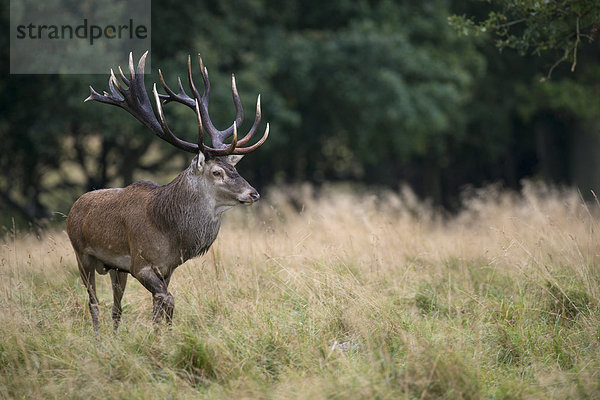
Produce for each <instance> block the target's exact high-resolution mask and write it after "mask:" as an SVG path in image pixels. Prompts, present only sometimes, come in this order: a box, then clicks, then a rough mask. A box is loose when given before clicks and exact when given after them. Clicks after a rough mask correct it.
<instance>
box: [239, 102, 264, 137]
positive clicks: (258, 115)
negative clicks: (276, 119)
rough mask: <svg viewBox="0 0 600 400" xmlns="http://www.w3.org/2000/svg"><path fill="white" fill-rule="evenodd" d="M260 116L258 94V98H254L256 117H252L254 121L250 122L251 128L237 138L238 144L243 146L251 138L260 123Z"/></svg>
mask: <svg viewBox="0 0 600 400" xmlns="http://www.w3.org/2000/svg"><path fill="white" fill-rule="evenodd" d="M260 118H261V111H260V94H259V95H258V98H257V99H256V117H255V118H254V123H253V124H252V128H250V130H249V131H248V133H247V134H246V136H244V137H243V138H242V139H240V140H238V146H243V145H245V144H246V143H248V142H249V141H250V139H252V137H253V136H254V134H255V133H256V129H258V125H259V124H260Z"/></svg>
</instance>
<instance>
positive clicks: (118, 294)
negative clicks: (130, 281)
mask: <svg viewBox="0 0 600 400" xmlns="http://www.w3.org/2000/svg"><path fill="white" fill-rule="evenodd" d="M109 274H110V280H111V282H112V290H113V306H112V319H113V327H114V329H115V332H116V331H117V329H118V328H119V322H121V313H122V312H123V310H122V309H121V299H122V298H123V293H124V292H125V286H126V285H127V272H119V271H116V270H114V269H111V270H109Z"/></svg>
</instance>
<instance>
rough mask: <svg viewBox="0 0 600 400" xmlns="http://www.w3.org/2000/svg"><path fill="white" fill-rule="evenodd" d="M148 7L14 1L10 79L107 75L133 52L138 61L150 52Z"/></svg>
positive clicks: (102, 0)
mask: <svg viewBox="0 0 600 400" xmlns="http://www.w3.org/2000/svg"><path fill="white" fill-rule="evenodd" d="M150 5H151V2H150V0H120V1H119V0H86V1H78V0H44V1H40V0H35V1H33V0H10V73H11V74H106V73H107V72H108V71H109V70H110V68H114V67H115V66H117V65H119V64H123V62H124V61H126V60H127V56H128V54H129V52H130V51H132V52H133V54H134V55H136V56H139V55H141V54H143V53H144V52H145V51H146V50H150V33H151V29H150ZM125 65H126V64H125ZM146 69H147V70H149V69H150V58H148V60H147V63H146Z"/></svg>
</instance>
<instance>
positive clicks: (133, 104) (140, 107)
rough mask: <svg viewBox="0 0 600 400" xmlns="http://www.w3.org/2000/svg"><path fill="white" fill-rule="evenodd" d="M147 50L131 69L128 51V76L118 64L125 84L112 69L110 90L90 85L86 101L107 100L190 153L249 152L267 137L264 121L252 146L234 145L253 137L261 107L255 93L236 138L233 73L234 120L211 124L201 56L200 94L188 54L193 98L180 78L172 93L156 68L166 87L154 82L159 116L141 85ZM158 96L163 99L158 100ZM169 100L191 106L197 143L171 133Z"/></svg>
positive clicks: (239, 106) (238, 113)
mask: <svg viewBox="0 0 600 400" xmlns="http://www.w3.org/2000/svg"><path fill="white" fill-rule="evenodd" d="M147 55H148V52H147V51H146V52H145V53H144V54H143V55H142V57H141V58H140V60H139V62H138V66H137V70H136V69H134V66H133V55H132V53H129V78H127V77H126V76H125V74H124V73H123V71H122V70H121V67H119V74H120V77H121V80H122V81H123V83H124V84H125V86H126V87H123V86H121V84H120V83H119V81H118V80H117V78H116V77H115V74H114V72H113V70H112V69H111V71H110V78H109V80H108V86H109V88H110V92H111V93H107V92H104V94H103V95H101V94H99V93H98V92H96V91H95V90H94V88H92V87H91V86H90V92H91V93H90V96H89V97H88V98H87V99H85V101H89V100H96V101H99V102H101V103H106V104H110V105H114V106H118V107H121V108H123V109H124V110H126V111H127V112H129V113H130V114H131V115H133V116H134V117H135V118H137V119H138V120H139V121H140V122H142V123H143V124H144V125H146V126H147V127H148V128H150V129H151V130H152V131H153V132H154V133H155V134H156V135H157V136H158V137H160V138H161V139H163V140H165V141H167V142H169V143H171V144H172V145H173V146H175V147H177V148H179V149H181V150H184V151H188V152H191V153H197V152H199V151H201V152H203V153H205V154H212V155H221V156H222V155H228V154H248V153H250V152H252V151H254V150H256V149H257V148H258V147H260V146H261V145H262V144H263V143H264V142H265V140H266V139H267V137H268V136H269V124H268V123H267V127H266V129H265V133H264V134H263V136H262V138H261V139H260V140H259V141H258V142H256V143H255V144H254V145H252V146H248V147H237V146H243V145H244V144H246V143H248V142H249V141H250V139H252V137H253V136H254V133H255V132H256V130H257V128H258V125H259V124H260V119H261V110H260V95H259V96H258V100H257V103H256V117H255V119H254V124H253V125H252V128H250V131H249V132H248V133H247V134H246V135H245V136H244V138H242V139H240V140H237V127H238V126H239V125H240V124H241V123H242V121H243V118H244V112H243V109H242V102H241V101H240V96H239V94H238V91H237V87H236V84H235V77H234V76H232V92H233V103H234V106H235V110H236V119H235V121H234V122H233V124H232V125H231V126H230V127H229V128H227V129H225V130H222V131H220V130H218V129H217V128H215V126H214V125H213V123H212V121H211V119H210V116H209V114H208V101H209V96H210V82H209V80H208V70H207V69H206V67H204V65H203V63H202V59H201V58H200V55H198V60H199V62H200V68H201V70H202V79H203V81H204V88H205V89H204V94H203V95H202V96H200V94H199V93H198V90H197V89H196V86H195V85H194V81H193V79H192V66H191V58H190V57H189V56H188V82H189V86H190V90H191V91H192V93H193V96H194V97H190V96H188V95H187V93H186V92H185V90H184V89H183V85H182V84H181V79H179V78H178V83H179V92H178V93H175V92H174V91H172V90H171V89H170V88H169V87H168V86H167V84H166V83H165V80H164V78H163V75H162V72H161V70H160V69H159V70H158V74H159V76H160V82H161V85H162V87H163V88H164V89H165V91H166V92H167V94H159V93H158V91H157V90H156V84H154V86H153V89H152V93H153V94H154V100H155V103H156V108H157V111H158V118H157V117H156V114H155V113H154V110H153V109H152V105H151V103H150V99H149V98H148V93H147V92H146V88H145V86H144V66H145V63H146V56H147ZM161 99H162V100H164V101H162V102H161ZM171 101H175V102H177V103H181V104H185V105H186V106H188V107H190V108H191V109H192V110H194V112H195V113H196V119H197V122H198V143H197V144H194V143H190V142H186V141H185V140H182V139H180V138H178V137H177V136H175V134H173V132H172V131H171V130H170V129H169V127H168V126H167V123H166V120H165V117H164V112H163V108H162V105H163V104H167V103H169V102H171ZM204 130H206V131H207V133H208V134H209V136H210V137H211V140H212V146H213V147H209V146H206V145H204V143H203V136H204V135H203V133H204ZM231 136H233V138H232V141H231V143H230V144H229V145H227V144H225V143H224V141H225V140H226V139H228V138H229V137H231Z"/></svg>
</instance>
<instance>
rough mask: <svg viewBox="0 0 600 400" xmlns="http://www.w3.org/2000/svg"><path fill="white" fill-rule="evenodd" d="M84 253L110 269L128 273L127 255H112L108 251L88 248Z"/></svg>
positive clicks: (129, 258)
mask: <svg viewBox="0 0 600 400" xmlns="http://www.w3.org/2000/svg"><path fill="white" fill-rule="evenodd" d="M86 252H87V253H88V254H90V255H92V256H94V257H96V258H97V259H98V260H100V261H102V262H103V263H104V264H105V265H108V266H110V267H114V268H119V269H122V270H125V271H129V269H130V266H131V256H129V254H118V253H112V252H110V251H106V250H102V249H94V248H88V249H86Z"/></svg>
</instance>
